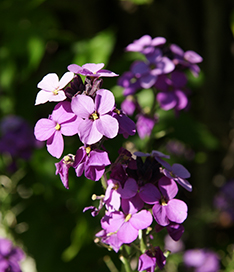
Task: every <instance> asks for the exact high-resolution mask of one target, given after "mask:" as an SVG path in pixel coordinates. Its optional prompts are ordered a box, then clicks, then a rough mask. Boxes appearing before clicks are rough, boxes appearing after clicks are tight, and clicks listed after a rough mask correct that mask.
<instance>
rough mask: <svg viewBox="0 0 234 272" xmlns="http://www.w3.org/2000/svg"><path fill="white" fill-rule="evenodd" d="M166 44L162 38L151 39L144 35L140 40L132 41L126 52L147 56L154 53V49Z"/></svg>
mask: <svg viewBox="0 0 234 272" xmlns="http://www.w3.org/2000/svg"><path fill="white" fill-rule="evenodd" d="M165 43H166V39H165V38H163V37H156V38H154V39H152V38H151V37H150V36H149V35H144V36H142V37H141V38H140V39H138V40H135V41H133V43H131V44H129V45H128V46H127V47H126V51H133V52H141V53H142V54H149V53H152V51H154V48H155V47H157V46H160V45H163V44H165Z"/></svg>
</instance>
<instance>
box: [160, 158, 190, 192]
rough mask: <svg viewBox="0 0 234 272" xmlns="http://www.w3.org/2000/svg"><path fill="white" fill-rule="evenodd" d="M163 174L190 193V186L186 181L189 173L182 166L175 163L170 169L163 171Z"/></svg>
mask: <svg viewBox="0 0 234 272" xmlns="http://www.w3.org/2000/svg"><path fill="white" fill-rule="evenodd" d="M163 173H164V175H165V176H166V177H168V178H170V179H173V180H174V181H176V182H177V183H179V184H180V185H181V186H182V187H184V188H185V189H186V190H187V191H189V192H192V185H191V184H190V183H189V182H188V181H187V180H186V179H187V178H189V177H190V173H189V171H188V170H187V169H186V168H185V167H184V166H183V165H181V164H179V163H175V164H173V165H172V166H171V167H166V169H163Z"/></svg>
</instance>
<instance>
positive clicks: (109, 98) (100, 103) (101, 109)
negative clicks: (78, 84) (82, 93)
mask: <svg viewBox="0 0 234 272" xmlns="http://www.w3.org/2000/svg"><path fill="white" fill-rule="evenodd" d="M114 105H115V97H114V95H113V93H112V92H110V91H108V90H105V89H100V90H98V91H97V92H96V97H95V109H96V111H97V112H98V113H99V114H100V115H103V114H105V113H108V112H109V111H111V110H112V109H113V107H114Z"/></svg>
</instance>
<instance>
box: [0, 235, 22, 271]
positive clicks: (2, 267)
mask: <svg viewBox="0 0 234 272" xmlns="http://www.w3.org/2000/svg"><path fill="white" fill-rule="evenodd" d="M23 258H24V252H23V251H22V250H21V249H20V248H18V247H14V246H13V244H12V242H11V241H10V240H8V239H5V238H0V272H7V271H9V272H21V269H20V266H19V262H20V261H21V260H22V259H23Z"/></svg>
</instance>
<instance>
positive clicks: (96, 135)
mask: <svg viewBox="0 0 234 272" xmlns="http://www.w3.org/2000/svg"><path fill="white" fill-rule="evenodd" d="M78 134H79V136H80V140H81V141H82V142H83V143H84V144H87V145H91V144H95V143H97V142H98V141H99V140H101V138H102V136H103V134H102V133H100V132H99V131H98V130H97V128H96V121H92V120H82V119H81V121H80V124H79V127H78Z"/></svg>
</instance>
